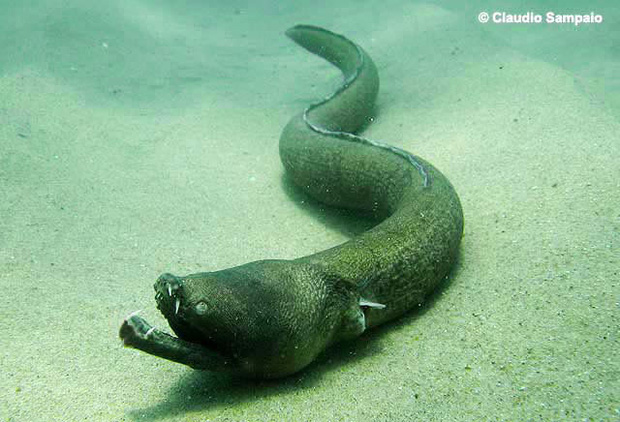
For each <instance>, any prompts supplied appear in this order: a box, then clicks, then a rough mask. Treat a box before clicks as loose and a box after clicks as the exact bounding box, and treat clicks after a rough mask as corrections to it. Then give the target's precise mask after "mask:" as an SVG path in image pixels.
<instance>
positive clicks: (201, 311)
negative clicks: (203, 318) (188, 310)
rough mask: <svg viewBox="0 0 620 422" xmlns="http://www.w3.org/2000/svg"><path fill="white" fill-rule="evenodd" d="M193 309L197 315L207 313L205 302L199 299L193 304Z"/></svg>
mask: <svg viewBox="0 0 620 422" xmlns="http://www.w3.org/2000/svg"><path fill="white" fill-rule="evenodd" d="M194 310H195V311H196V313H197V314H198V315H204V314H206V313H207V304H206V303H204V302H203V301H200V302H198V303H197V304H196V306H194Z"/></svg>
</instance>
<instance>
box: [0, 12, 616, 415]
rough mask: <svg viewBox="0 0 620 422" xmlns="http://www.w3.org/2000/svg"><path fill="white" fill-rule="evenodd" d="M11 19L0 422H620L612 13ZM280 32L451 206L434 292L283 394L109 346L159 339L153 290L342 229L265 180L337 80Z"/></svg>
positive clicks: (286, 385)
mask: <svg viewBox="0 0 620 422" xmlns="http://www.w3.org/2000/svg"><path fill="white" fill-rule="evenodd" d="M13 3H15V4H17V5H10V6H7V5H4V6H3V12H2V13H1V14H0V35H1V36H0V71H1V72H0V198H1V201H0V286H1V287H2V290H3V291H4V293H5V295H4V300H2V303H1V304H0V329H1V331H2V333H3V336H2V339H3V340H2V350H1V352H0V353H1V354H0V356H1V357H2V359H1V360H0V369H1V371H0V373H1V374H2V376H0V420H1V421H2V422H9V421H10V422H14V421H77V420H89V421H143V420H144V421H149V420H154V421H207V420H210V421H282V420H290V421H371V420H373V421H410V420H421V421H452V420H453V421H480V420H498V421H499V420H505V421H516V420H524V421H525V420H533V421H539V420H543V421H551V420H579V421H584V420H588V421H613V420H618V419H620V410H619V409H620V403H619V398H620V382H619V369H620V356H619V350H620V347H619V346H620V345H619V340H618V331H619V330H618V329H619V321H618V319H619V310H620V308H619V302H618V301H619V300H620V299H619V298H620V289H619V288H618V285H619V280H620V277H619V269H620V258H619V257H620V254H619V251H618V243H619V238H620V235H619V231H620V211H619V210H620V194H619V192H620V189H619V188H620V137H619V134H620V121H619V119H618V116H620V76H619V75H620V50H619V49H618V39H619V38H618V37H619V35H618V34H619V33H620V23H619V22H620V12H619V11H618V9H617V8H615V9H614V8H613V7H612V3H613V2H600V3H596V2H595V3H594V4H589V5H588V10H583V9H582V8H581V7H580V6H579V2H576V1H575V2H572V3H571V2H561V3H560V2H558V3H557V4H554V9H555V10H556V11H557V13H581V14H589V13H590V12H592V11H594V12H596V13H599V14H601V15H603V17H604V21H603V22H602V23H600V24H590V25H580V26H574V25H546V24H539V25H516V24H515V25H500V24H494V23H492V22H489V23H487V24H481V23H479V22H478V20H477V16H478V15H479V13H480V12H482V11H487V12H489V13H490V12H492V11H493V10H499V11H505V12H508V13H526V12H528V11H532V10H533V11H535V12H537V13H545V12H546V11H547V9H548V8H549V6H548V5H546V6H545V5H543V3H542V2H539V3H535V2H530V3H529V4H528V9H527V10H522V8H523V7H525V6H523V2H517V1H506V2H502V4H501V6H498V5H497V2H493V6H490V4H491V2H478V3H477V4H475V5H470V6H454V5H450V4H449V2H447V1H445V2H444V1H429V2H410V1H404V0H399V1H394V0H388V1H387V2H385V1H384V2H362V3H360V2H355V1H349V0H342V1H340V2H338V3H337V4H333V3H330V2H321V1H319V2H316V1H313V2H298V3H296V4H295V5H289V4H288V3H286V2H275V1H274V2H268V1H259V2H252V3H246V2H234V1H233V2H227V3H225V4H222V2H216V1H197V0H187V1H183V2H178V3H174V4H173V3H172V2H164V1H160V0H156V1H151V2H146V1H143V0H123V1H120V0H116V1H115V0H112V1H110V2H107V3H97V4H96V5H90V6H85V5H84V4H83V2H79V1H77V0H66V1H60V0H45V1H39V2H30V1H23V2H13ZM323 3H324V4H323ZM330 4H331V5H330ZM545 4H548V3H545ZM560 9H564V10H560ZM297 23H309V24H315V25H321V26H324V27H326V28H329V29H331V30H334V31H336V32H339V33H343V34H345V35H346V36H348V37H350V38H351V39H353V40H355V41H356V42H358V43H359V44H360V45H362V46H363V47H364V48H365V49H366V50H367V51H368V52H369V54H370V55H371V56H372V57H373V58H374V60H375V62H376V63H377V65H378V68H379V72H380V77H381V80H382V87H381V92H380V94H379V99H378V107H377V116H376V119H375V122H374V123H373V124H372V125H371V126H370V127H369V128H368V129H367V130H366V132H365V136H368V137H371V138H376V139H381V140H383V141H386V142H390V143H392V144H394V145H397V146H400V147H403V148H405V149H407V150H409V151H412V152H414V153H415V154H418V155H420V156H421V157H424V158H425V159H427V160H429V161H430V162H432V163H433V164H434V165H436V166H437V167H438V168H440V169H441V170H442V171H443V172H444V173H445V174H446V175H447V176H448V178H449V179H450V180H451V182H452V183H453V184H454V186H455V187H456V189H457V191H458V193H459V195H460V198H461V201H462V204H463V209H464V213H465V234H464V237H463V241H462V247H461V255H460V259H459V263H458V265H457V267H456V268H455V271H454V273H453V274H452V277H451V279H450V281H449V282H448V283H447V284H446V285H445V286H444V287H443V288H442V289H441V290H440V291H439V292H437V294H435V295H434V296H433V297H432V298H431V300H430V301H429V303H428V305H427V306H425V307H424V308H423V309H421V310H420V311H419V312H416V313H414V314H412V315H409V316H407V317H405V318H403V319H401V320H399V321H397V322H395V323H393V324H389V325H388V326H386V327H381V328H379V329H377V330H374V331H373V332H369V333H367V334H366V335H364V336H363V337H362V338H360V339H359V340H358V341H356V342H353V343H350V344H346V345H341V346H340V347H337V348H335V349H334V350H332V351H330V352H329V353H327V354H326V355H324V356H322V357H321V358H320V359H319V360H318V361H317V362H316V363H315V364H313V365H312V366H311V367H309V368H308V369H307V370H305V371H303V372H301V373H299V374H296V375H294V376H292V377H289V378H287V379H284V380H279V381H271V382H248V381H244V380H238V379H234V378H230V377H227V376H223V375H216V374H211V373H201V372H197V371H193V370H191V369H189V368H186V367H183V366H181V365H178V364H174V363H171V362H167V361H164V360H161V359H158V358H154V357H151V356H148V355H146V354H143V353H140V352H137V351H133V350H128V349H123V348H122V347H121V345H120V340H119V339H118V328H119V326H120V324H121V321H122V320H123V318H124V316H125V315H127V314H128V313H130V312H132V311H134V310H136V309H143V314H144V315H145V316H146V317H148V319H149V320H150V321H152V322H154V323H155V324H156V325H158V326H160V327H166V324H165V321H164V320H163V318H162V317H161V316H160V315H159V314H158V312H157V310H156V308H155V302H154V300H153V290H152V283H153V282H154V280H155V278H156V277H157V276H158V275H159V274H160V273H162V272H165V271H170V272H173V273H177V274H186V273H191V272H197V271H211V270H216V269H223V268H227V267H230V266H233V265H239V264H242V263H245V262H248V261H252V260H257V259H264V258H294V257H298V256H302V255H305V254H309V253H313V252H316V251H319V250H322V249H325V248H327V247H330V246H333V245H336V244H338V243H340V242H343V241H345V240H347V239H348V238H349V237H350V236H351V235H352V234H355V233H356V232H357V231H359V225H357V223H356V222H355V221H352V220H351V219H350V218H349V219H343V218H341V216H338V215H336V214H333V213H331V212H330V211H324V210H322V209H320V208H319V207H316V206H313V205H312V204H308V203H307V201H304V200H303V198H302V197H301V196H299V195H298V194H296V193H295V191H294V190H293V189H292V188H291V187H290V185H288V184H287V183H286V182H285V180H284V179H283V177H282V175H283V170H282V168H281V165H280V163H279V158H278V145H277V142H278V138H279V134H280V131H281V129H282V128H283V126H284V125H285V124H286V122H287V121H288V119H289V118H290V117H292V116H293V115H294V114H295V113H298V112H299V111H301V110H302V109H303V108H304V107H305V106H306V105H307V104H309V103H310V102H312V101H315V100H317V99H319V98H321V97H323V96H324V95H326V94H327V93H329V92H330V90H331V89H333V88H334V87H335V86H337V85H338V83H339V80H340V79H339V75H338V72H337V71H336V70H334V69H333V68H331V67H330V66H329V65H328V64H326V63H323V62H321V61H320V60H319V59H317V58H315V57H313V56H311V55H309V54H307V53H306V52H304V51H303V50H301V49H300V48H299V47H297V46H295V45H294V44H292V43H291V42H290V41H289V40H287V39H286V37H284V36H283V32H284V31H285V30H286V29H287V28H288V27H290V26H292V25H294V24H297ZM362 226H363V224H362Z"/></svg>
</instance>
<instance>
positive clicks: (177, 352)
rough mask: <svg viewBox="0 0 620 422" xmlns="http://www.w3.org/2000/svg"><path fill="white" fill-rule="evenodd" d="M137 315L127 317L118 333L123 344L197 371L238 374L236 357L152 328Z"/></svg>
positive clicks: (238, 366)
mask: <svg viewBox="0 0 620 422" xmlns="http://www.w3.org/2000/svg"><path fill="white" fill-rule="evenodd" d="M137 314H138V312H134V313H132V314H130V315H128V316H127V318H125V320H124V321H123V324H122V325H121V329H120V332H119V335H120V338H121V340H123V345H124V346H125V347H131V348H134V349H138V350H142V351H143V352H146V353H148V354H151V355H154V356H159V357H161V358H164V359H168V360H171V361H173V362H178V363H182V364H184V365H188V366H190V367H192V368H194V369H201V370H209V371H217V372H228V373H238V372H239V371H240V365H239V364H238V362H236V361H235V360H234V359H233V358H231V357H228V356H224V355H222V354H221V353H219V352H217V351H214V350H211V349H209V348H207V347H205V346H203V345H200V344H196V343H191V342H188V341H185V340H181V339H179V338H177V337H174V336H171V335H170V334H168V333H165V332H163V331H161V330H159V329H157V328H155V327H153V326H152V325H150V324H149V323H148V322H146V320H145V319H144V318H142V317H140V316H139V315H137Z"/></svg>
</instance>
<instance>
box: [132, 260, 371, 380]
mask: <svg viewBox="0 0 620 422" xmlns="http://www.w3.org/2000/svg"><path fill="white" fill-rule="evenodd" d="M155 292H156V295H155V299H156V301H157V307H158V308H159V310H160V311H161V313H162V314H163V315H164V316H165V317H166V319H167V320H168V323H169V324H170V327H171V328H172V330H173V331H174V332H175V333H176V335H177V336H178V337H174V336H171V335H169V334H167V333H165V332H163V331H160V330H158V329H156V328H154V327H152V326H150V325H149V324H148V323H147V322H146V321H145V320H144V319H143V318H141V317H140V316H138V315H136V314H132V315H130V316H129V317H127V319H126V320H125V321H124V323H123V325H122V327H121V331H120V336H121V338H122V339H123V343H124V344H125V346H128V347H134V348H137V349H140V350H142V351H145V352H147V353H150V354H153V355H156V356H160V357H163V358H166V359H169V360H173V361H175V362H179V363H184V364H186V365H189V366H191V367H193V368H196V369H206V370H211V371H223V372H229V373H233V374H237V375H243V376H249V377H260V378H275V377H280V376H285V375H288V374H291V373H293V372H296V371H298V370H300V369H301V368H303V367H305V366H306V365H308V364H309V363H310V362H311V361H312V360H313V359H314V358H315V357H316V356H317V355H318V354H319V353H321V352H322V351H323V350H324V349H325V348H326V347H328V346H329V345H330V344H332V343H333V342H335V341H338V340H343V339H347V338H352V337H356V336H357V335H359V334H361V333H362V332H363V331H364V329H365V319H364V313H363V310H362V306H361V305H360V304H362V303H363V299H361V298H360V296H359V293H358V292H357V290H356V288H355V287H354V285H353V284H351V283H348V282H345V281H343V280H339V279H338V278H337V277H333V276H330V275H328V274H326V273H325V272H324V271H323V270H322V269H321V268H319V267H317V266H315V265H312V264H307V263H301V262H299V261H284V260H265V261H256V262H251V263H249V264H245V265H242V266H239V267H234V268H229V269H226V270H222V271H216V272H208V273H198V274H191V275H188V276H185V277H177V276H174V275H172V274H163V275H162V276H160V277H159V279H158V280H157V282H156V283H155Z"/></svg>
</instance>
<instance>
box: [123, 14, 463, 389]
mask: <svg viewBox="0 0 620 422" xmlns="http://www.w3.org/2000/svg"><path fill="white" fill-rule="evenodd" d="M286 34H287V35H288V36H289V37H290V38H291V39H293V40H294V41H295V42H296V43H297V44H299V45H301V46H302V47H304V48H305V49H307V50H308V51H310V52H312V53H314V54H317V55H319V56H321V57H322V58H324V59H326V60H328V61H329V62H331V63H332V64H334V65H335V66H337V67H338V68H339V69H340V70H341V71H342V73H343V75H344V82H343V84H342V85H341V86H340V87H339V88H338V89H337V90H336V91H335V92H334V93H333V94H332V95H330V96H328V97H327V98H325V99H324V100H322V101H319V102H317V103H315V104H312V105H310V106H309V107H308V108H306V110H305V111H304V112H303V113H300V114H299V115H297V116H295V117H293V118H292V119H291V121H290V122H289V123H288V124H287V126H286V127H285V128H284V130H283V132H282V135H281V137H280V158H281V160H282V163H283V165H284V167H285V169H286V172H287V174H288V176H289V177H290V178H291V180H292V181H293V182H294V183H295V184H296V185H297V186H299V188H300V189H302V190H303V191H305V192H306V193H307V194H309V195H310V196H312V197H313V198H315V199H316V200H318V201H321V202H323V203H325V204H328V205H332V206H335V207H341V208H350V209H355V210H360V211H364V212H370V213H372V214H374V215H375V216H376V217H377V219H378V220H379V223H378V224H377V225H376V226H375V227H373V228H372V229H370V230H368V231H367V232H365V233H363V234H361V235H360V236H358V237H355V238H353V239H352V240H350V241H348V242H346V243H344V244H342V245H339V246H336V247H333V248H331V249H328V250H325V251H323V252H319V253H316V254H313V255H310V256H306V257H302V258H299V259H295V260H262V261H256V262H251V263H248V264H245V265H241V266H238V267H234V268H229V269H225V270H221V271H215V272H205V273H198V274H191V275H188V276H184V277H178V276H174V275H171V274H163V275H162V276H160V277H159V279H158V280H157V282H156V283H155V291H156V301H157V306H158V308H159V309H160V311H161V312H162V313H163V315H164V316H165V317H166V319H167V320H168V322H169V324H170V326H171V328H172V329H173V330H174V332H175V333H176V334H177V336H178V337H174V336H172V335H169V334H167V333H165V332H163V331H161V330H159V329H156V328H154V327H152V326H151V325H149V323H148V322H146V321H145V320H144V319H143V318H142V317H140V316H139V315H136V314H135V313H134V314H132V315H130V316H128V317H127V318H126V319H125V321H124V322H123V325H122V327H121V330H120V336H121V338H122V339H123V342H124V344H125V346H128V347H134V348H137V349H140V350H143V351H145V352H147V353H150V354H153V355H156V356H160V357H163V358H166V359H169V360H172V361H175V362H179V363H183V364H186V365H189V366H191V367H193V368H196V369H203V370H211V371H220V372H228V373H231V374H237V375H242V376H248V377H260V378H275V377H281V376H285V375H288V374H291V373H294V372H297V371H299V370H300V369H302V368H304V367H305V366H307V365H308V364H309V363H311V362H312V361H313V360H314V359H315V358H316V356H317V355H319V354H320V353H321V352H322V351H324V350H325V349H326V348H327V347H329V346H330V345H332V344H334V343H336V342H339V341H342V340H347V339H352V338H355V337H357V336H359V335H360V334H362V333H363V332H364V331H365V330H366V329H368V328H370V327H373V326H376V325H379V324H381V323H384V322H386V321H388V320H391V319H394V318H396V317H398V316H400V315H402V314H404V313H405V312H407V311H409V310H410V309H412V308H414V307H416V306H417V305H419V304H420V303H422V302H423V301H424V298H425V296H427V295H428V294H429V293H430V292H431V291H432V290H433V289H434V288H435V287H436V286H437V285H438V284H439V283H440V282H441V281H442V280H443V279H444V278H445V277H446V276H447V275H448V273H449V271H450V269H451V267H452V265H453V264H454V262H455V260H456V257H457V252H458V246H459V243H460V239H461V235H462V230H463V215H462V210H461V205H460V202H459V199H458V196H457V194H456V193H455V191H454V189H453V187H452V185H451V184H450V182H449V181H448V180H447V179H446V178H445V177H444V176H443V175H442V174H441V173H440V172H439V171H438V170H437V169H435V168H434V167H433V166H432V165H431V164H429V163H428V162H426V161H424V160H422V159H421V158H419V157H416V156H414V155H412V154H410V153H408V152H406V151H404V150H401V149H399V148H395V147H392V146H389V145H387V144H384V143H381V142H377V141H373V140H370V139H366V138H362V137H360V136H357V135H354V133H355V132H357V131H358V130H359V129H360V128H362V127H363V126H364V125H365V124H367V123H368V122H369V121H370V119H371V116H372V111H373V107H374V102H375V98H376V96H377V92H378V89H379V78H378V75H377V69H376V67H375V65H374V63H373V61H372V60H371V59H370V57H369V56H368V55H367V54H366V52H364V50H363V49H362V48H361V47H359V46H358V45H356V44H355V43H353V42H352V41H350V40H348V39H347V38H345V37H343V36H341V35H338V34H334V33H332V32H330V31H327V30H325V29H322V28H319V27H315V26H309V25H298V26H295V27H293V28H291V29H289V30H288V31H287V33H286Z"/></svg>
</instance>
